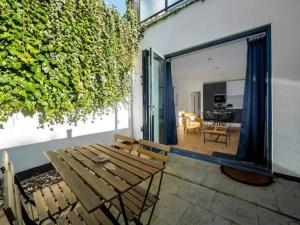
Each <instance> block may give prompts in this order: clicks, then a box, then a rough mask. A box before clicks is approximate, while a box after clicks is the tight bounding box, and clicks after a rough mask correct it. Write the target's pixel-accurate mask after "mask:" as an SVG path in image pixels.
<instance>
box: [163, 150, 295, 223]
mask: <svg viewBox="0 0 300 225" xmlns="http://www.w3.org/2000/svg"><path fill="white" fill-rule="evenodd" d="M169 159H170V161H168V163H167V168H166V172H167V173H169V174H171V175H174V176H176V177H178V178H182V179H184V180H187V181H190V182H192V183H195V184H198V185H200V186H203V187H206V188H209V189H211V190H213V191H216V192H217V193H223V194H225V195H228V196H231V197H233V198H236V199H239V200H242V201H245V202H247V203H250V204H253V205H255V206H256V205H257V206H259V207H262V208H266V209H270V210H271V211H274V212H277V213H279V214H283V215H286V216H288V217H291V218H294V219H298V220H300V183H297V182H292V181H287V180H284V179H281V178H277V179H274V183H273V184H272V185H271V186H268V187H253V186H249V185H245V184H241V183H239V182H236V181H234V180H231V179H230V178H228V177H226V176H225V175H223V174H222V173H221V172H220V167H219V166H218V165H215V164H211V163H208V162H204V161H200V160H196V159H192V158H189V157H183V156H179V155H176V154H170V157H169ZM191 174H192V175H191ZM181 192H182V191H181ZM186 197H187V198H188V196H187V195H186Z"/></svg>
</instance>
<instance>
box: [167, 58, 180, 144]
mask: <svg viewBox="0 0 300 225" xmlns="http://www.w3.org/2000/svg"><path fill="white" fill-rule="evenodd" d="M164 90H165V93H164V104H165V106H164V143H165V144H167V145H176V144H177V143H178V141H177V130H176V115H175V104H174V88H173V83H172V71H171V62H169V61H167V62H166V73H165V89H164Z"/></svg>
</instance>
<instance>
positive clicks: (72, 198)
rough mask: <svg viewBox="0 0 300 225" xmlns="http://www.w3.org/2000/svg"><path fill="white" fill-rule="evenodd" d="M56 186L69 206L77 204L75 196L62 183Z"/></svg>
mask: <svg viewBox="0 0 300 225" xmlns="http://www.w3.org/2000/svg"><path fill="white" fill-rule="evenodd" d="M58 186H59V187H60V188H61V190H62V191H63V193H64V195H65V196H66V197H67V200H68V202H69V203H70V205H73V204H75V203H76V202H77V199H76V196H75V195H74V193H73V192H72V191H71V189H70V188H69V187H68V186H67V184H66V183H65V182H64V181H61V182H59V183H58Z"/></svg>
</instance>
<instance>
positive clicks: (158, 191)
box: [147, 170, 164, 225]
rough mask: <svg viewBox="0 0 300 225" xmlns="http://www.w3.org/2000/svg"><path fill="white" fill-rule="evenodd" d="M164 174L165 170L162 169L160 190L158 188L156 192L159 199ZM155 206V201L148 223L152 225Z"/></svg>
mask: <svg viewBox="0 0 300 225" xmlns="http://www.w3.org/2000/svg"><path fill="white" fill-rule="evenodd" d="M163 175H164V171H163V170H162V171H161V175H160V180H159V185H158V190H157V194H156V198H157V199H158V198H159V193H160V188H161V184H162V179H163ZM155 206H156V202H155V203H154V205H153V207H152V209H151V213H150V217H149V220H148V223H147V225H150V223H151V219H152V216H153V213H154V209H155Z"/></svg>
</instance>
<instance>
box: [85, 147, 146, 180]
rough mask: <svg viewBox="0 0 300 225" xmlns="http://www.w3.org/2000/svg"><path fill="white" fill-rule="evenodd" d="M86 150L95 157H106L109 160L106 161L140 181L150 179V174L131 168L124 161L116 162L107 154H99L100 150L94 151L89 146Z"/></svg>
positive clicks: (94, 149)
mask: <svg viewBox="0 0 300 225" xmlns="http://www.w3.org/2000/svg"><path fill="white" fill-rule="evenodd" d="M86 149H88V150H89V151H91V152H93V153H95V154H96V155H101V154H102V155H107V156H109V159H108V161H110V162H112V163H113V164H115V165H117V166H119V167H121V168H123V169H125V170H127V171H129V172H131V173H133V174H135V175H137V176H138V177H140V178H142V179H144V180H145V179H147V178H149V177H150V174H149V173H147V172H145V171H142V170H140V169H138V168H136V167H134V166H131V165H129V164H128V163H126V162H124V161H121V160H118V159H116V158H114V157H112V156H110V155H109V154H103V152H101V151H100V150H98V149H96V148H93V147H91V146H87V147H86Z"/></svg>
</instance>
